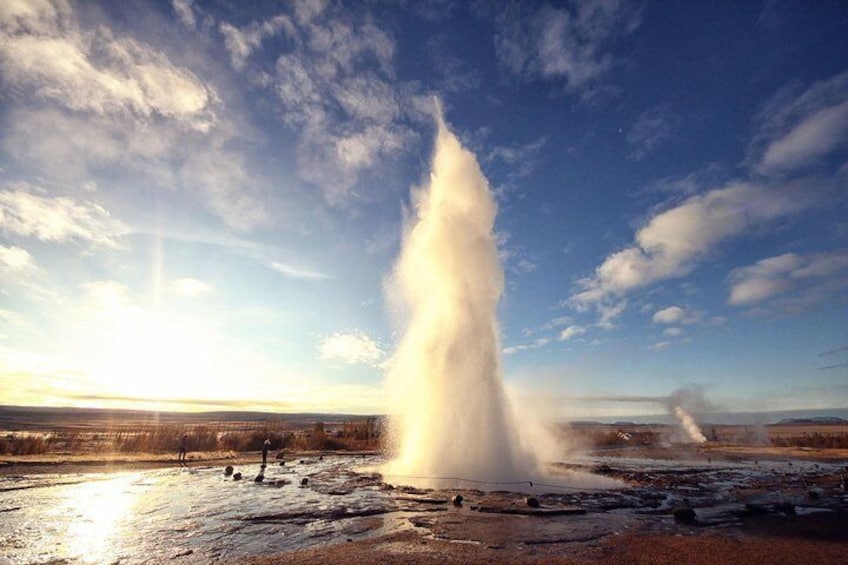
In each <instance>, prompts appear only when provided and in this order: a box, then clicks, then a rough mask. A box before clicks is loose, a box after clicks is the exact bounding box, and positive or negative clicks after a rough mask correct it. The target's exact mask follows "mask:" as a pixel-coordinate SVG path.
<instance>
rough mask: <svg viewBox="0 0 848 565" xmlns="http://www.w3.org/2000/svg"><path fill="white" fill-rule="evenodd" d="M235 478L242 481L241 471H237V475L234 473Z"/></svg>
mask: <svg viewBox="0 0 848 565" xmlns="http://www.w3.org/2000/svg"><path fill="white" fill-rule="evenodd" d="M233 480H234V481H240V480H241V473H236V474H235V475H233Z"/></svg>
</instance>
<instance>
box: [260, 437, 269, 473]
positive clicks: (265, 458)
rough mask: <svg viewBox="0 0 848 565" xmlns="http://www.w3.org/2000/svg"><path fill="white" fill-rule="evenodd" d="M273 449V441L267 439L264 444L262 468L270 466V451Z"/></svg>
mask: <svg viewBox="0 0 848 565" xmlns="http://www.w3.org/2000/svg"><path fill="white" fill-rule="evenodd" d="M269 449H271V440H270V439H266V440H265V443H263V444H262V467H263V468H264V467H267V466H268V450H269Z"/></svg>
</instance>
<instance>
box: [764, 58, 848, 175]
mask: <svg viewBox="0 0 848 565" xmlns="http://www.w3.org/2000/svg"><path fill="white" fill-rule="evenodd" d="M756 123H757V126H758V127H757V132H756V134H755V136H754V139H753V142H752V144H751V147H750V148H749V155H750V158H751V159H752V160H754V161H755V169H756V170H757V171H758V172H759V173H762V174H767V175H777V174H788V173H790V172H793V171H796V170H800V169H804V168H806V167H809V166H812V165H815V164H816V163H818V162H820V161H821V160H822V159H824V158H825V157H827V156H829V155H832V154H834V153H835V152H836V151H837V150H839V149H840V148H842V147H845V146H846V144H848V73H842V74H839V75H836V76H834V77H831V78H829V79H827V80H823V81H819V82H816V83H814V84H812V85H811V86H810V87H808V88H807V89H805V90H803V91H800V88H799V86H798V85H797V84H794V85H791V86H789V87H787V88H784V89H783V90H781V91H780V92H778V93H777V94H776V95H774V96H773V97H772V99H771V100H770V101H769V102H768V103H767V104H766V105H765V107H764V108H763V110H762V111H761V112H760V114H759V115H758V116H757V120H756ZM844 161H845V160H844V159H843V162H844Z"/></svg>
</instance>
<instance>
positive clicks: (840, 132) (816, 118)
mask: <svg viewBox="0 0 848 565" xmlns="http://www.w3.org/2000/svg"><path fill="white" fill-rule="evenodd" d="M846 139H848V102H843V103H842V104H839V105H838V106H831V107H828V108H824V109H822V110H819V111H818V112H816V113H815V114H813V115H811V116H809V117H807V118H805V119H804V120H803V121H802V122H801V123H799V124H798V125H797V126H795V127H794V128H793V129H792V130H790V131H789V132H788V133H787V134H786V135H785V136H783V137H782V138H780V139H778V140H775V141H774V142H773V143H771V144H770V145H769V146H768V148H767V149H766V152H765V154H764V155H763V160H762V163H761V164H760V170H761V171H763V172H768V173H771V172H781V171H786V170H793V169H797V168H799V167H803V166H804V165H807V164H809V163H810V162H812V161H815V160H816V159H818V158H819V157H822V156H824V155H827V154H829V153H831V152H832V151H834V150H836V149H838V148H839V147H841V146H842V145H843V144H844V143H845V140H846Z"/></svg>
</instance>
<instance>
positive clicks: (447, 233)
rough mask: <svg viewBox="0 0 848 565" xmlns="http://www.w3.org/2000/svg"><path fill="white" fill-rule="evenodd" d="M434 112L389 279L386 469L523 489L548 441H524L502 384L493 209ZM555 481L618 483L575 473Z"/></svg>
mask: <svg viewBox="0 0 848 565" xmlns="http://www.w3.org/2000/svg"><path fill="white" fill-rule="evenodd" d="M436 119H437V125H438V133H437V137H436V144H435V151H434V155H433V162H432V172H431V175H430V184H429V186H427V187H424V188H421V189H418V190H415V191H413V195H412V197H413V198H412V201H413V212H414V214H413V216H412V218H410V221H409V224H408V225H407V229H406V231H405V234H404V241H403V248H402V250H401V254H400V257H399V259H398V262H397V264H396V265H395V269H394V272H393V274H392V277H391V279H390V280H389V281H387V289H386V291H387V294H388V296H389V298H390V299H394V300H395V301H396V302H398V303H399V304H396V306H398V305H399V306H401V307H402V308H403V309H404V310H405V311H406V314H407V319H406V320H404V324H405V333H404V336H403V338H402V339H401V341H400V344H399V345H398V349H397V351H396V352H395V354H394V356H393V357H392V359H391V361H390V362H389V365H388V370H387V378H386V380H387V386H388V392H389V399H390V402H391V404H390V406H389V409H388V413H389V415H390V422H391V433H392V436H393V439H394V446H393V456H394V458H393V459H392V460H391V461H389V462H388V463H387V464H386V465H385V467H384V469H383V470H382V471H383V474H384V476H386V478H387V479H389V480H391V481H394V482H401V483H403V484H413V485H418V486H426V487H458V486H462V487H469V486H473V487H475V488H482V489H494V488H499V489H509V490H524V489H527V488H529V481H530V480H533V481H537V480H538V479H539V478H544V475H543V471H542V462H541V459H540V457H539V456H538V455H537V454H538V453H540V449H539V448H540V447H541V446H542V445H543V444H544V443H546V442H542V441H540V440H539V439H538V438H535V439H533V440H531V439H528V438H522V437H520V435H519V432H518V430H519V429H520V428H519V427H518V426H516V425H515V421H514V416H513V412H512V410H511V409H510V407H509V405H508V402H507V400H506V393H505V391H504V387H503V383H502V381H501V373H500V357H499V352H500V344H499V340H498V333H499V332H498V323H497V319H496V310H497V305H498V302H499V300H500V298H501V294H502V292H503V286H504V277H503V268H502V267H501V264H500V261H499V260H498V252H497V246H496V244H495V237H494V229H493V228H494V222H495V214H496V212H497V206H496V204H495V201H494V198H493V197H492V193H491V191H490V190H489V184H488V181H487V180H486V178H485V177H484V176H483V173H482V172H481V170H480V166H479V164H478V163H477V159H476V158H475V156H474V154H472V153H471V152H470V151H468V150H466V149H465V148H463V147H462V145H461V144H460V142H459V140H458V139H457V138H456V136H455V135H454V134H453V133H452V132H451V131H449V130H448V128H447V126H446V125H445V122H444V118H443V116H442V113H441V108H440V107H438V103H437V116H436ZM459 479H466V481H462V480H459ZM551 480H558V482H559V483H563V482H567V484H568V485H569V486H581V485H582V486H590V485H591V486H593V487H601V486H607V487H611V486H618V483H617V482H616V481H612V480H610V479H605V478H603V477H596V476H593V475H580V474H576V473H575V474H571V475H569V476H567V477H562V476H560V477H556V478H555V479H551Z"/></svg>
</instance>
